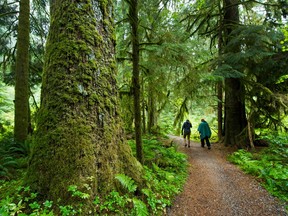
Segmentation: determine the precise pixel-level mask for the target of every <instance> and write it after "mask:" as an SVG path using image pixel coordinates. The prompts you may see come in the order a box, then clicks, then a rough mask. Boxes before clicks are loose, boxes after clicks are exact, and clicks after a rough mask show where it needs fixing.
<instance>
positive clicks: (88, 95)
mask: <svg viewBox="0 0 288 216" xmlns="http://www.w3.org/2000/svg"><path fill="white" fill-rule="evenodd" d="M111 8H112V0H107V1H93V0H92V1H88V0H86V1H85V0H82V1H81V0H79V1H73V2H71V1H69V0H54V1H53V4H52V5H51V24H50V31H49V36H48V40H47V44H46V54H45V66H44V75H43V84H42V91H41V108H40V111H39V115H38V122H37V132H36V133H35V137H34V147H33V153H32V157H31V160H30V166H29V170H28V176H27V183H29V184H30V185H31V186H32V188H33V189H35V190H37V191H38V192H39V193H40V194H42V195H43V196H44V198H46V199H50V200H54V201H56V200H57V199H58V198H60V199H61V200H62V201H63V202H64V203H70V202H72V203H73V202H75V200H73V199H71V196H70V194H69V193H68V192H67V187H68V186H69V185H72V184H73V185H74V184H75V185H78V186H79V187H81V186H83V185H84V184H86V183H88V182H89V184H90V186H91V187H92V189H91V190H90V191H86V192H87V193H89V194H90V195H91V200H90V201H91V202H92V200H93V198H94V197H95V195H100V196H101V195H103V194H106V193H107V192H109V191H111V190H113V189H115V187H116V186H115V178H114V177H115V174H118V173H125V174H126V175H128V176H131V177H132V178H133V179H134V180H135V181H136V182H139V183H140V182H141V172H142V167H141V165H140V164H139V163H138V162H137V160H136V159H135V158H134V157H133V156H132V154H131V150H130V148H129V147H128V145H127V144H126V143H125V139H124V134H123V129H122V128H123V127H122V122H121V119H120V114H119V112H118V91H117V87H116V77H115V74H116V66H115V65H116V64H115V57H114V44H115V41H114V39H113V38H114V36H113V34H114V27H113V19H112V18H111V15H112V14H111V12H112V10H111ZM95 10H96V11H97V12H98V14H102V16H101V18H99V17H95ZM91 179H92V180H91Z"/></svg>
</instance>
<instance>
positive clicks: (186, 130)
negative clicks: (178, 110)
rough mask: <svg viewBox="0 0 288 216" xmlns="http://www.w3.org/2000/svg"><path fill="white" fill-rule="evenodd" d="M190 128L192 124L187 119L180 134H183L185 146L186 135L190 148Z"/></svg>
mask: <svg viewBox="0 0 288 216" xmlns="http://www.w3.org/2000/svg"><path fill="white" fill-rule="evenodd" d="M190 128H192V124H191V122H190V121H189V120H188V119H187V120H186V121H185V122H184V123H183V125H182V129H181V134H182V135H183V138H184V144H185V147H186V146H187V142H186V137H187V140H188V147H189V148H190V135H191V129H190ZM183 132H184V133H183Z"/></svg>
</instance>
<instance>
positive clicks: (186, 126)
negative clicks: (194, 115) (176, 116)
mask: <svg viewBox="0 0 288 216" xmlns="http://www.w3.org/2000/svg"><path fill="white" fill-rule="evenodd" d="M190 128H192V124H191V123H190V121H189V120H186V121H185V122H184V124H183V125H182V130H181V131H182V133H183V130H184V132H185V133H190V132H191V130H190Z"/></svg>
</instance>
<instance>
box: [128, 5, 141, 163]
mask: <svg viewBox="0 0 288 216" xmlns="http://www.w3.org/2000/svg"><path fill="white" fill-rule="evenodd" d="M129 6H130V7H129V15H130V17H129V18H130V19H129V20H130V24H131V28H132V35H131V36H132V58H133V76H132V80H133V94H134V120H135V121H134V124H135V139H136V154H137V159H138V160H139V162H140V163H142V164H143V147H142V131H141V125H142V123H141V105H140V103H141V101H140V94H141V89H140V78H139V77H140V71H139V35H138V0H130V4H129Z"/></svg>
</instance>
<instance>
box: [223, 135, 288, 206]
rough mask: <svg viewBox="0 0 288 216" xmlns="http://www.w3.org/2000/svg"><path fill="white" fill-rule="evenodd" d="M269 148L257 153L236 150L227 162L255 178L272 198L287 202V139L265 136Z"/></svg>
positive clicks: (285, 137)
mask: <svg viewBox="0 0 288 216" xmlns="http://www.w3.org/2000/svg"><path fill="white" fill-rule="evenodd" d="M263 138H264V139H266V140H268V142H269V143H270V144H269V147H266V148H264V149H262V150H261V151H260V152H258V153H256V152H255V153H252V152H248V151H246V150H243V149H242V150H238V151H237V152H235V153H233V154H232V155H230V156H229V157H228V160H229V161H231V162H233V163H235V164H237V165H239V166H240V167H241V169H242V170H244V171H245V172H246V173H249V174H252V175H254V176H257V177H258V178H259V179H260V180H261V182H262V184H263V186H264V187H265V188H266V189H267V190H268V191H269V192H270V193H271V194H272V195H274V196H276V197H278V198H280V199H281V200H283V201H286V202H287V201H288V138H287V136H277V137H272V136H266V137H263Z"/></svg>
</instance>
